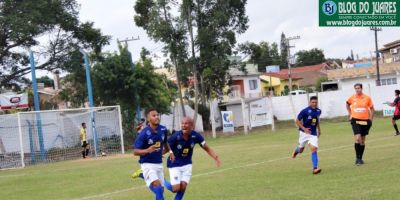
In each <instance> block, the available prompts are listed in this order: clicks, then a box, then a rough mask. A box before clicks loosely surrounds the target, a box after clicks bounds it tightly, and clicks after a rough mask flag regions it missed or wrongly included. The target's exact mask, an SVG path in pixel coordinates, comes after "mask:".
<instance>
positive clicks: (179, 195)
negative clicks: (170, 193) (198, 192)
mask: <svg viewBox="0 0 400 200" xmlns="http://www.w3.org/2000/svg"><path fill="white" fill-rule="evenodd" d="M184 194H185V192H182V191H179V192H177V193H176V195H175V199H174V200H182V199H183V195H184Z"/></svg>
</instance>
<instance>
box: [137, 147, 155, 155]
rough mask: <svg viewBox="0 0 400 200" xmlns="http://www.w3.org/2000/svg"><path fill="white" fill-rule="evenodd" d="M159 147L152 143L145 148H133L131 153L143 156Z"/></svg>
mask: <svg viewBox="0 0 400 200" xmlns="http://www.w3.org/2000/svg"><path fill="white" fill-rule="evenodd" d="M158 149H159V147H157V146H156V145H152V146H150V147H149V148H147V149H133V155H135V156H144V155H146V154H149V153H153V152H154V151H157V150H158Z"/></svg>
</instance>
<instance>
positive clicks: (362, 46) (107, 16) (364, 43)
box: [78, 0, 400, 62]
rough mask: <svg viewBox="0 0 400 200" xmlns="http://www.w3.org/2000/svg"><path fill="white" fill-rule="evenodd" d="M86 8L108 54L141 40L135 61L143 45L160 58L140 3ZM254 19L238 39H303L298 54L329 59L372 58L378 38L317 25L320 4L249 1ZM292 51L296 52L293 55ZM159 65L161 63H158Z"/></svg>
mask: <svg viewBox="0 0 400 200" xmlns="http://www.w3.org/2000/svg"><path fill="white" fill-rule="evenodd" d="M78 2H79V3H80V4H81V9H80V19H81V21H93V22H94V23H95V27H96V28H100V29H101V30H102V32H103V33H104V34H106V35H110V36H112V41H111V44H110V45H109V46H107V47H106V49H105V50H107V51H111V52H113V51H116V50H117V45H116V43H117V42H116V39H125V38H128V37H132V36H134V37H137V36H139V37H140V40H139V41H134V42H131V43H129V49H130V51H131V52H132V54H133V58H134V60H136V59H137V58H138V57H139V51H140V49H141V47H146V48H147V49H149V50H150V51H151V52H152V53H153V54H158V55H161V53H160V51H161V48H162V44H160V43H158V44H157V43H154V42H153V41H151V40H150V39H149V38H148V37H147V36H146V33H145V31H144V30H143V29H141V28H139V27H137V26H135V24H134V21H133V15H134V9H133V6H134V4H135V0H117V1H110V0H78ZM246 11H247V15H248V16H249V18H250V22H249V29H248V30H247V32H246V33H244V34H242V35H239V36H238V42H239V43H241V42H245V41H252V42H259V41H263V40H264V41H268V42H279V40H280V34H281V33H282V32H284V33H285V34H286V35H287V36H295V35H299V36H300V37H301V39H300V40H297V41H295V45H296V48H294V52H296V51H298V50H302V49H311V48H321V49H323V50H324V52H325V56H326V57H329V58H332V57H335V58H346V57H347V56H348V55H350V50H351V49H353V51H354V54H355V55H357V54H358V55H359V56H360V57H369V56H370V55H371V54H370V53H371V51H374V48H375V44H374V34H373V32H372V31H370V30H369V28H367V27H365V28H361V27H360V28H323V27H318V0H296V1H293V0H280V1H270V0H248V3H247V6H246ZM399 33H400V28H383V31H382V32H379V36H378V38H379V46H380V47H381V46H382V45H383V44H385V43H388V42H391V41H394V40H397V39H400V34H399ZM292 52H293V51H292ZM159 62H160V61H159Z"/></svg>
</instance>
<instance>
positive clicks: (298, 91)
mask: <svg viewBox="0 0 400 200" xmlns="http://www.w3.org/2000/svg"><path fill="white" fill-rule="evenodd" d="M290 94H291V95H299V94H307V92H306V91H305V90H293V91H291V92H290Z"/></svg>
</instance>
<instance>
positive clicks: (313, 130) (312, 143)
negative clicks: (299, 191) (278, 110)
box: [292, 96, 322, 174]
mask: <svg viewBox="0 0 400 200" xmlns="http://www.w3.org/2000/svg"><path fill="white" fill-rule="evenodd" d="M320 115H321V110H320V109H319V108H318V97H316V96H312V97H311V98H310V103H309V106H308V107H307V108H305V109H303V110H302V111H301V112H300V113H299V115H298V116H297V119H296V124H297V126H298V127H299V131H300V133H299V146H297V147H296V149H295V150H294V152H293V154H292V157H293V158H296V156H297V154H299V153H302V152H303V151H304V148H305V145H306V144H308V146H309V147H310V150H311V161H312V166H313V169H312V173H313V174H319V173H321V171H322V170H321V169H320V168H318V154H317V150H318V138H319V136H320V135H321V128H320V126H319V117H320Z"/></svg>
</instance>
